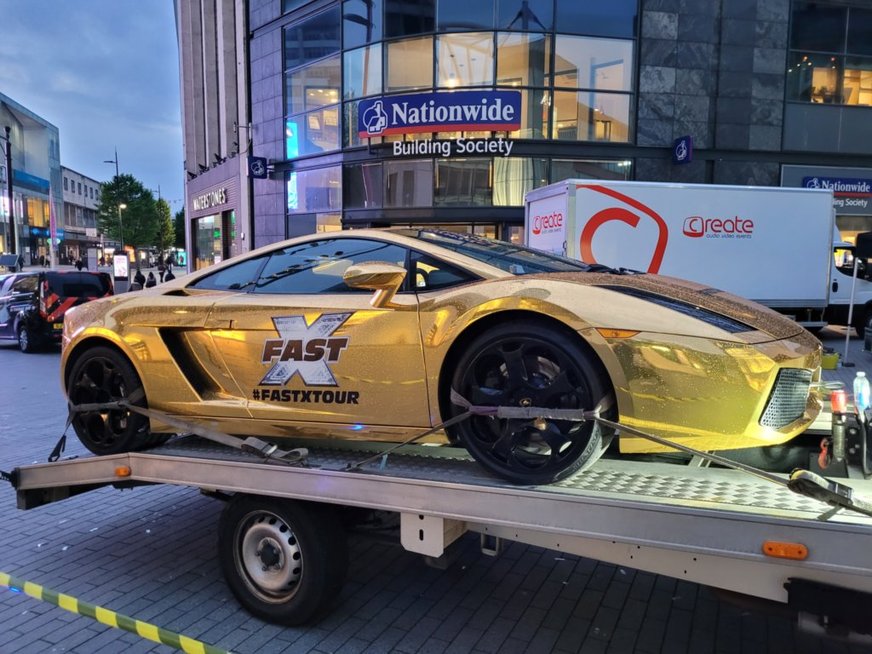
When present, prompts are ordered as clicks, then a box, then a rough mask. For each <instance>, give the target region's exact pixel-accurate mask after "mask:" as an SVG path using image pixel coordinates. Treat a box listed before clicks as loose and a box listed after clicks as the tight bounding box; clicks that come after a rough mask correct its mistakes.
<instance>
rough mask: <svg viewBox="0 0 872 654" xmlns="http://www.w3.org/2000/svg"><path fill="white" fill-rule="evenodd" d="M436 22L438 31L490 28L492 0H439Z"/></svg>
mask: <svg viewBox="0 0 872 654" xmlns="http://www.w3.org/2000/svg"><path fill="white" fill-rule="evenodd" d="M436 22H437V24H438V29H439V31H440V32H461V31H467V32H468V31H475V30H492V29H493V27H494V0H475V1H474V2H470V0H439V4H438V13H437V15H436Z"/></svg>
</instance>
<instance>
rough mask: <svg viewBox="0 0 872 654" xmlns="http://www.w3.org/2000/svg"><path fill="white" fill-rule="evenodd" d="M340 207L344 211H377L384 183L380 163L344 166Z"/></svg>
mask: <svg viewBox="0 0 872 654" xmlns="http://www.w3.org/2000/svg"><path fill="white" fill-rule="evenodd" d="M344 175H345V178H344V181H343V183H342V190H343V199H342V205H343V206H344V207H345V208H346V209H377V208H380V207H381V206H382V203H383V201H384V200H383V198H384V181H383V179H382V165H381V164H380V163H365V164H350V165H347V166H345V169H344Z"/></svg>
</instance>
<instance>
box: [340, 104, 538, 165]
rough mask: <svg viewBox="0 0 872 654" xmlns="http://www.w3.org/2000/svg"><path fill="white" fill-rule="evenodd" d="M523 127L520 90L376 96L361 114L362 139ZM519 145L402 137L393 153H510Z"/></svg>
mask: <svg viewBox="0 0 872 654" xmlns="http://www.w3.org/2000/svg"><path fill="white" fill-rule="evenodd" d="M520 127H521V93H520V91H453V92H441V93H415V94H412V95H394V96H390V97H384V98H371V99H369V100H362V101H361V103H360V106H359V108H358V114H357V131H358V134H359V135H360V137H361V138H371V137H375V136H388V135H390V134H420V133H434V132H461V131H465V132H469V131H475V132H511V131H514V130H516V129H519V128H520ZM513 145H514V143H513V142H512V141H509V140H508V139H504V138H497V139H464V138H459V139H455V140H453V141H448V140H433V139H430V140H423V141H405V142H403V141H396V142H394V143H393V154H394V156H402V155H415V156H422V155H433V154H436V155H440V156H443V157H448V156H451V155H452V154H457V155H475V154H494V155H502V156H504V157H508V156H509V155H510V154H511V152H512V146H513Z"/></svg>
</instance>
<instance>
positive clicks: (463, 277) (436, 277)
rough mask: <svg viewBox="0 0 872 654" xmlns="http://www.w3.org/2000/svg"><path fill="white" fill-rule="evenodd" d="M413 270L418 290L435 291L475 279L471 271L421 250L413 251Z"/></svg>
mask: <svg viewBox="0 0 872 654" xmlns="http://www.w3.org/2000/svg"><path fill="white" fill-rule="evenodd" d="M412 270H413V272H414V274H413V276H412V278H413V279H414V285H415V290H416V291H418V292H426V291H435V290H437V289H440V288H448V287H449V286H457V285H458V284H464V283H466V282H471V281H474V279H475V278H474V277H473V276H472V275H470V274H469V273H467V272H465V271H463V270H460V269H459V268H455V267H454V266H451V265H449V264H447V263H444V262H442V261H439V260H438V259H434V258H433V257H431V256H429V255H427V254H421V253H420V252H413V253H412Z"/></svg>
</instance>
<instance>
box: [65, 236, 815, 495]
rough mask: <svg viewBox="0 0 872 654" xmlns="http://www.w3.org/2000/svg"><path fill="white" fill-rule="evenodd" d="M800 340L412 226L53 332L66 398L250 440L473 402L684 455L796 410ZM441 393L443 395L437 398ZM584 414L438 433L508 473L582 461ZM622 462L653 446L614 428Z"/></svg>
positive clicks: (754, 318)
mask: <svg viewBox="0 0 872 654" xmlns="http://www.w3.org/2000/svg"><path fill="white" fill-rule="evenodd" d="M820 351H821V348H820V343H819V342H818V341H817V340H816V339H815V338H814V337H812V336H811V335H810V334H809V333H808V332H806V331H805V330H804V329H802V327H800V326H798V325H797V324H796V323H795V322H793V321H791V320H789V319H787V318H784V317H782V316H780V315H778V314H776V313H774V312H772V311H770V310H768V309H765V308H763V307H761V306H758V305H756V304H753V303H751V302H748V301H745V300H742V299H740V298H737V297H734V296H731V295H729V294H727V293H724V292H722V291H719V290H717V289H714V288H706V287H703V286H700V285H698V284H693V283H690V282H685V281H680V280H676V279H671V278H666V277H657V276H654V275H648V274H642V273H637V272H634V271H628V270H624V269H620V270H615V269H611V268H606V267H604V266H589V265H587V264H584V263H581V262H578V261H573V260H570V259H565V258H562V257H557V256H553V255H549V254H545V253H542V252H538V251H535V250H531V249H527V248H524V247H520V246H517V245H513V244H510V243H505V242H500V241H492V240H488V239H483V238H479V237H475V236H471V235H466V234H457V233H452V232H446V231H438V230H428V229H391V230H354V231H345V232H333V233H329V234H313V235H310V236H305V237H302V238H297V239H292V240H289V241H284V242H282V243H277V244H273V245H270V246H267V247H264V248H261V249H259V250H256V251H253V252H251V253H249V254H246V255H244V256H241V257H238V258H235V259H231V260H228V261H225V262H223V263H221V264H218V265H216V266H213V267H210V268H207V269H205V270H201V271H198V272H196V273H193V274H190V275H187V276H185V277H182V278H179V279H176V280H173V281H171V282H167V283H164V284H160V285H159V286H157V287H154V288H151V289H146V290H143V291H138V292H131V293H125V294H121V295H116V296H114V297H110V298H106V299H103V300H98V301H96V302H91V303H88V304H85V305H82V306H80V307H76V308H75V309H74V310H73V311H71V312H70V313H68V314H67V317H66V320H65V322H64V333H63V356H62V365H61V373H62V383H63V385H64V389H65V391H66V393H67V396H68V398H69V401H70V403H71V404H72V405H79V404H107V403H110V402H112V401H114V400H118V399H126V400H127V401H129V402H131V403H134V404H137V405H140V406H147V407H149V408H151V409H157V410H159V411H163V412H166V413H169V414H172V415H174V416H178V417H182V418H184V419H186V420H188V421H192V420H193V421H195V422H202V423H204V424H209V425H211V426H214V427H217V428H218V429H220V430H221V431H223V432H226V433H229V434H234V435H239V436H251V435H255V436H258V437H260V438H264V439H268V440H269V439H293V438H312V437H317V438H341V439H365V440H379V441H401V440H405V439H407V438H409V437H410V436H411V435H413V434H415V433H416V432H421V431H425V430H427V429H428V428H430V427H432V426H435V425H439V424H441V423H442V422H443V421H445V420H447V419H449V418H451V417H452V416H455V415H459V414H460V413H462V412H463V411H464V408H463V407H462V406H460V405H459V404H457V403H455V402H452V397H451V395H452V393H451V392H452V390H453V391H455V393H456V394H459V395H460V396H461V397H462V398H464V399H465V400H466V401H467V402H469V403H472V404H473V405H489V406H515V407H518V406H521V407H525V406H526V407H547V408H551V409H557V408H560V409H593V408H594V407H596V406H600V407H610V408H609V409H608V411H609V413H608V414H607V415H608V417H610V418H612V419H617V420H619V421H620V422H621V423H622V424H624V425H627V426H629V427H635V428H637V429H640V430H644V431H647V432H649V433H652V434H655V435H657V436H662V437H665V438H669V439H672V440H674V441H676V442H679V443H682V444H686V445H690V446H693V447H696V448H699V449H703V450H728V449H735V448H747V447H754V446H758V445H775V444H780V443H783V442H785V441H787V440H789V439H791V438H793V437H794V436H795V435H797V434H799V433H800V432H802V431H803V430H804V429H805V428H806V427H807V426H808V425H809V424H810V423H811V422H812V421H813V420H814V418H815V416H816V415H817V413H818V411H819V403H818V400H817V398H816V397H815V395H814V394H813V393H812V392H811V388H812V387H813V385H814V384H815V382H817V381H818V379H819V376H820V368H819V365H820ZM455 399H456V396H455ZM99 409H105V407H97V408H96V409H95V410H92V411H90V412H76V413H74V420H73V426H74V428H75V431H76V433H77V435H78V437H79V438H80V439H81V441H82V442H83V443H84V444H85V446H86V447H87V448H88V449H90V450H91V451H92V452H94V453H97V454H109V453H116V452H124V451H130V450H138V449H143V448H147V447H150V446H153V445H155V444H157V443H159V442H162V441H164V440H166V438H167V437H168V436H167V434H168V433H170V432H172V431H173V429H172V427H170V426H168V425H165V424H160V423H158V422H157V421H155V420H151V421H149V419H147V418H145V417H143V416H141V415H140V414H137V413H131V412H129V411H128V410H125V409H120V408H114V409H112V408H110V409H108V410H99ZM612 436H613V434H611V433H608V432H607V430H605V429H603V428H601V427H600V426H599V425H598V424H594V423H592V422H590V421H587V422H577V421H561V420H546V419H542V418H539V419H537V420H532V421H531V420H519V419H500V418H497V417H493V416H487V415H476V416H473V417H471V418H469V419H467V420H464V421H462V422H459V423H458V424H456V425H454V426H453V427H450V428H448V429H447V430H446V431H445V432H444V433H440V434H439V438H440V439H441V441H442V442H452V443H459V444H462V445H463V446H464V447H466V449H467V450H468V451H469V453H470V454H471V455H472V456H473V457H474V458H475V459H476V460H478V461H479V462H480V463H481V465H482V466H484V467H485V468H487V469H488V470H490V471H491V472H492V473H495V474H497V475H499V476H502V477H504V478H506V479H509V480H511V481H513V482H516V483H530V484H538V483H549V482H552V481H556V480H559V479H562V478H564V477H567V476H569V475H571V474H573V473H575V472H577V471H578V470H581V469H582V468H584V467H587V466H589V465H590V464H592V463H594V462H595V461H596V460H597V459H598V458H599V457H600V456H601V455H602V453H603V451H604V450H605V449H606V447H607V445H608V444H609V442H610V440H611V438H612ZM619 448H620V451H621V452H630V453H644V452H655V451H663V449H664V448H663V447H662V446H659V445H656V444H654V443H652V442H650V441H647V440H644V439H639V438H633V437H628V436H621V437H620V442H619Z"/></svg>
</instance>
